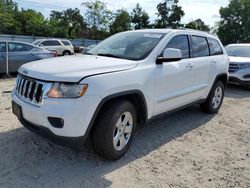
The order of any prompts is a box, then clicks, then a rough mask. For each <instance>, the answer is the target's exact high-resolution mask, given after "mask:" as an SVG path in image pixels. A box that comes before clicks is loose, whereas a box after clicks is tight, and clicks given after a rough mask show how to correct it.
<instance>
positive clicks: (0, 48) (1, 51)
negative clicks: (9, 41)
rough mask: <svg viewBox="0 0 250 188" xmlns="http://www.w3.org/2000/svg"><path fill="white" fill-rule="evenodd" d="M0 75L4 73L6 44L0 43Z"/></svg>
mask: <svg viewBox="0 0 250 188" xmlns="http://www.w3.org/2000/svg"><path fill="white" fill-rule="evenodd" d="M0 73H6V42H0Z"/></svg>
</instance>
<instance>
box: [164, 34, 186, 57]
mask: <svg viewBox="0 0 250 188" xmlns="http://www.w3.org/2000/svg"><path fill="white" fill-rule="evenodd" d="M166 48H176V49H179V50H181V53H182V58H183V59H185V58H189V54H190V53H189V42H188V36H187V35H179V36H175V37H174V38H172V39H171V40H170V42H169V43H168V44H167V46H166Z"/></svg>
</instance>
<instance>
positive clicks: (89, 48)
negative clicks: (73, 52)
mask: <svg viewBox="0 0 250 188" xmlns="http://www.w3.org/2000/svg"><path fill="white" fill-rule="evenodd" d="M96 45H97V44H92V45H89V46H87V47H86V48H84V49H82V53H83V54H86V53H88V52H89V51H90V50H91V49H92V48H94V47H96Z"/></svg>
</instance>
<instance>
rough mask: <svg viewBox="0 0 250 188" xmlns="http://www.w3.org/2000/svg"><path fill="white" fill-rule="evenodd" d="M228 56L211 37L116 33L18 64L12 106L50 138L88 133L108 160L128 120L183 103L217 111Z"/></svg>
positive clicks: (124, 140) (123, 146) (119, 146)
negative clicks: (70, 52)
mask: <svg viewBox="0 0 250 188" xmlns="http://www.w3.org/2000/svg"><path fill="white" fill-rule="evenodd" d="M227 81H228V57H227V54H226V52H225V50H224V48H223V46H222V44H221V43H220V41H219V40H218V38H216V37H215V36H212V35H209V34H207V33H203V32H199V31H194V30H170V29H153V30H139V31H129V32H123V33H119V34H116V35H114V36H112V37H110V38H108V39H106V40H104V41H103V42H101V43H100V44H98V45H97V46H96V47H95V48H93V49H92V50H90V51H89V53H88V54H87V55H84V56H75V57H69V56H68V57H61V58H56V59H48V60H41V61H36V62H32V63H29V64H26V65H23V66H22V67H21V68H20V69H19V74H18V77H17V82H16V87H15V89H14V90H13V92H12V100H13V102H12V105H13V112H14V114H15V115H16V116H17V117H18V119H19V120H20V121H21V123H22V124H23V125H24V126H25V127H27V128H28V129H30V130H31V131H33V132H35V133H38V134H40V135H46V136H49V137H51V138H56V140H58V139H59V138H64V139H67V140H80V141H82V139H83V138H86V137H88V136H90V138H91V142H92V145H93V148H94V151H95V152H96V153H97V154H98V155H100V156H101V157H104V158H106V159H110V160H115V159H119V158H120V157H122V156H123V155H124V154H125V153H126V151H127V150H128V148H129V146H130V144H131V142H132V139H133V136H134V134H135V129H136V126H137V125H139V124H144V123H146V122H147V121H148V120H150V119H152V118H154V117H156V116H158V115H160V114H163V113H165V112H170V111H172V110H176V109H178V108H181V107H185V106H187V105H190V104H194V103H199V104H200V106H201V109H202V110H203V111H205V112H208V113H217V112H218V110H219V108H220V106H221V104H222V101H223V97H224V88H225V86H226V85H227Z"/></svg>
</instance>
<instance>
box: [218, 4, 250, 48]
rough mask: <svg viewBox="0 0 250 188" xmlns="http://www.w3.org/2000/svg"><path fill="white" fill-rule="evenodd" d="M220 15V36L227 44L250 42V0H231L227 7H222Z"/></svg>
mask: <svg viewBox="0 0 250 188" xmlns="http://www.w3.org/2000/svg"><path fill="white" fill-rule="evenodd" d="M220 15H221V20H220V22H219V27H218V36H219V37H220V39H221V40H222V42H223V43H224V44H225V45H226V44H229V43H237V42H250V19H249V15H250V1H249V0H230V2H229V5H228V6H227V7H222V8H221V9H220Z"/></svg>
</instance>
